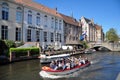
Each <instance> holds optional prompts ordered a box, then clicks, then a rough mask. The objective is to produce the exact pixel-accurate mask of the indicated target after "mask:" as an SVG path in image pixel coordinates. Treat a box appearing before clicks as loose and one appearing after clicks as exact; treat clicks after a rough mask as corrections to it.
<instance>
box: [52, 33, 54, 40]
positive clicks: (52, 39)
mask: <svg viewBox="0 0 120 80" xmlns="http://www.w3.org/2000/svg"><path fill="white" fill-rule="evenodd" d="M53 41H54V36H53V33H51V42H53Z"/></svg>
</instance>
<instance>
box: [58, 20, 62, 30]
mask: <svg viewBox="0 0 120 80" xmlns="http://www.w3.org/2000/svg"><path fill="white" fill-rule="evenodd" d="M61 27H62V22H61V20H60V21H59V30H61Z"/></svg>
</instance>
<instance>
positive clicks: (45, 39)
mask: <svg viewBox="0 0 120 80" xmlns="http://www.w3.org/2000/svg"><path fill="white" fill-rule="evenodd" d="M44 42H47V32H44Z"/></svg>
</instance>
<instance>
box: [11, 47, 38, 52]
mask: <svg viewBox="0 0 120 80" xmlns="http://www.w3.org/2000/svg"><path fill="white" fill-rule="evenodd" d="M10 51H11V52H27V51H32V52H39V48H35V47H32V48H10Z"/></svg>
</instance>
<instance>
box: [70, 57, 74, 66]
mask: <svg viewBox="0 0 120 80" xmlns="http://www.w3.org/2000/svg"><path fill="white" fill-rule="evenodd" d="M74 60H75V59H74V57H72V58H71V62H70V64H71V68H74V67H75V61H74Z"/></svg>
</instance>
